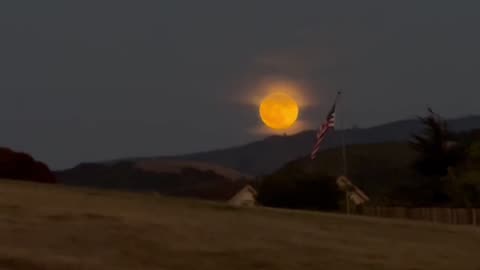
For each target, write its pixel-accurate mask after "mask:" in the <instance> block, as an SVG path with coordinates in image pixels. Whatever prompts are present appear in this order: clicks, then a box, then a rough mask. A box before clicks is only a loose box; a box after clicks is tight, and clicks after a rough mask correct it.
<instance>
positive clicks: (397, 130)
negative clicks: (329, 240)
mask: <svg viewBox="0 0 480 270" xmlns="http://www.w3.org/2000/svg"><path fill="white" fill-rule="evenodd" d="M448 124H449V126H450V128H451V130H452V131H457V132H459V131H469V130H472V129H477V128H480V116H468V117H463V118H457V119H451V120H449V121H448ZM421 129H422V126H421V123H420V122H419V121H418V119H410V120H402V121H396V122H391V123H387V124H384V125H379V126H375V127H370V128H354V129H347V130H345V131H333V132H332V133H331V134H329V135H328V136H327V138H326V140H325V141H324V143H323V144H322V150H327V149H333V148H336V147H339V146H340V145H341V143H342V136H345V143H346V144H348V145H356V144H378V143H385V142H406V141H408V140H409V139H410V138H411V135H412V134H413V133H417V132H419V131H420V130H421ZM315 132H316V131H313V130H312V131H304V132H301V133H298V134H295V135H291V136H270V137H268V138H265V139H263V140H260V141H256V142H252V143H249V144H246V145H242V146H236V147H231V148H226V149H221V150H214V151H207V152H200V153H193V154H187V155H181V156H175V157H154V159H172V158H174V159H184V160H192V161H202V162H207V163H212V164H218V165H221V166H224V167H228V168H232V169H235V170H237V171H240V172H242V173H246V174H249V175H257V176H258V175H265V174H269V173H272V172H274V171H275V170H277V169H279V168H280V167H281V166H283V165H284V164H285V163H287V162H289V161H292V160H296V159H299V158H301V157H305V156H307V155H308V154H309V153H310V151H311V149H312V146H313V143H314V140H315ZM343 132H344V134H343V135H342V136H340V133H343ZM143 159H145V158H134V159H129V160H143ZM148 159H152V158H148Z"/></svg>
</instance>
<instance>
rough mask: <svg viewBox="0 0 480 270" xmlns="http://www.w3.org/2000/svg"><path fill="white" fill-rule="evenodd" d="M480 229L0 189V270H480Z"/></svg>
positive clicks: (18, 186)
mask: <svg viewBox="0 0 480 270" xmlns="http://www.w3.org/2000/svg"><path fill="white" fill-rule="evenodd" d="M479 250H480V229H479V228H474V227H464V226H447V225H435V224H428V223H415V222H408V221H399V220H386V219H385V220H384V219H374V218H364V217H345V216H340V215H332V214H319V213H310V212H295V211H280V210H270V209H234V208H230V207H227V206H224V205H218V204H210V203H201V202H196V201H182V200H175V199H168V198H162V197H158V196H153V195H152V196H149V195H136V194H127V193H116V192H100V191H94V190H86V189H73V188H72V189H70V188H63V187H56V186H45V185H35V184H29V183H13V182H9V181H2V182H1V183H0V269H34V270H35V269H115V270H117V269H188V270H202V269H222V270H224V269H229V270H230V269H231V270H235V269H242V270H245V269H266V270H269V269H279V270H280V269H285V270H286V269H288V270H292V269H334V270H343V269H349V270H350V269H398V270H400V269H402V270H413V269H417V270H420V269H435V270H442V269H445V270H452V269H456V270H460V269H475V270H478V269H480V260H478V254H479Z"/></svg>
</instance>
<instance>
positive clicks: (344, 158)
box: [337, 89, 350, 215]
mask: <svg viewBox="0 0 480 270" xmlns="http://www.w3.org/2000/svg"><path fill="white" fill-rule="evenodd" d="M337 97H340V98H339V99H340V102H341V101H343V99H342V89H340V90H339V91H338V93H337ZM340 105H343V103H342V104H340ZM339 111H340V112H341V120H340V126H341V128H342V129H343V130H342V161H343V163H342V164H343V176H345V177H347V174H348V169H347V148H346V144H345V132H346V129H345V125H344V124H345V122H344V117H343V116H344V114H343V113H344V109H343V106H341V109H340V110H339ZM349 193H350V192H349V191H348V190H345V211H346V213H347V215H349V214H350V199H349V195H350V194H349Z"/></svg>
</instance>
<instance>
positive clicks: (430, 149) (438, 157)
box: [410, 109, 467, 177]
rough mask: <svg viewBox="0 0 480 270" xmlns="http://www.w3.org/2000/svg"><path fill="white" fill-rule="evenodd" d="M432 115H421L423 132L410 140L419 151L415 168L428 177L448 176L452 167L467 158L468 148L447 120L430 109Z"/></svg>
mask: <svg viewBox="0 0 480 270" xmlns="http://www.w3.org/2000/svg"><path fill="white" fill-rule="evenodd" d="M429 112H430V115H429V116H427V117H421V118H420V121H421V122H422V124H423V125H424V130H423V132H422V133H421V134H418V135H413V140H412V141H411V142H410V145H411V146H412V148H413V149H414V150H415V151H416V152H417V153H418V158H417V160H416V161H415V163H414V168H415V169H416V171H417V172H418V173H420V174H421V175H424V176H428V177H443V176H447V175H448V173H449V169H450V168H455V167H456V166H458V165H459V164H461V163H462V162H463V161H465V159H466V156H467V155H466V149H465V147H464V145H463V144H461V143H459V142H458V138H457V136H456V135H455V134H454V133H452V132H451V131H450V130H449V129H448V126H447V123H446V121H445V120H443V119H442V118H441V117H440V116H438V115H437V114H435V113H434V112H433V111H432V110H431V109H429Z"/></svg>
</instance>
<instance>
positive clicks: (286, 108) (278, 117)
mask: <svg viewBox="0 0 480 270" xmlns="http://www.w3.org/2000/svg"><path fill="white" fill-rule="evenodd" d="M259 110H260V118H261V119H262V121H263V123H264V124H265V125H266V126H267V127H269V128H271V129H275V130H283V129H288V128H289V127H291V126H292V125H293V124H295V122H296V121H297V118H298V112H299V106H298V103H297V102H296V101H295V100H294V99H293V98H292V97H291V96H289V95H287V94H285V93H273V94H270V95H269V96H267V97H266V98H264V99H263V101H262V103H261V104H260V109H259Z"/></svg>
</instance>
